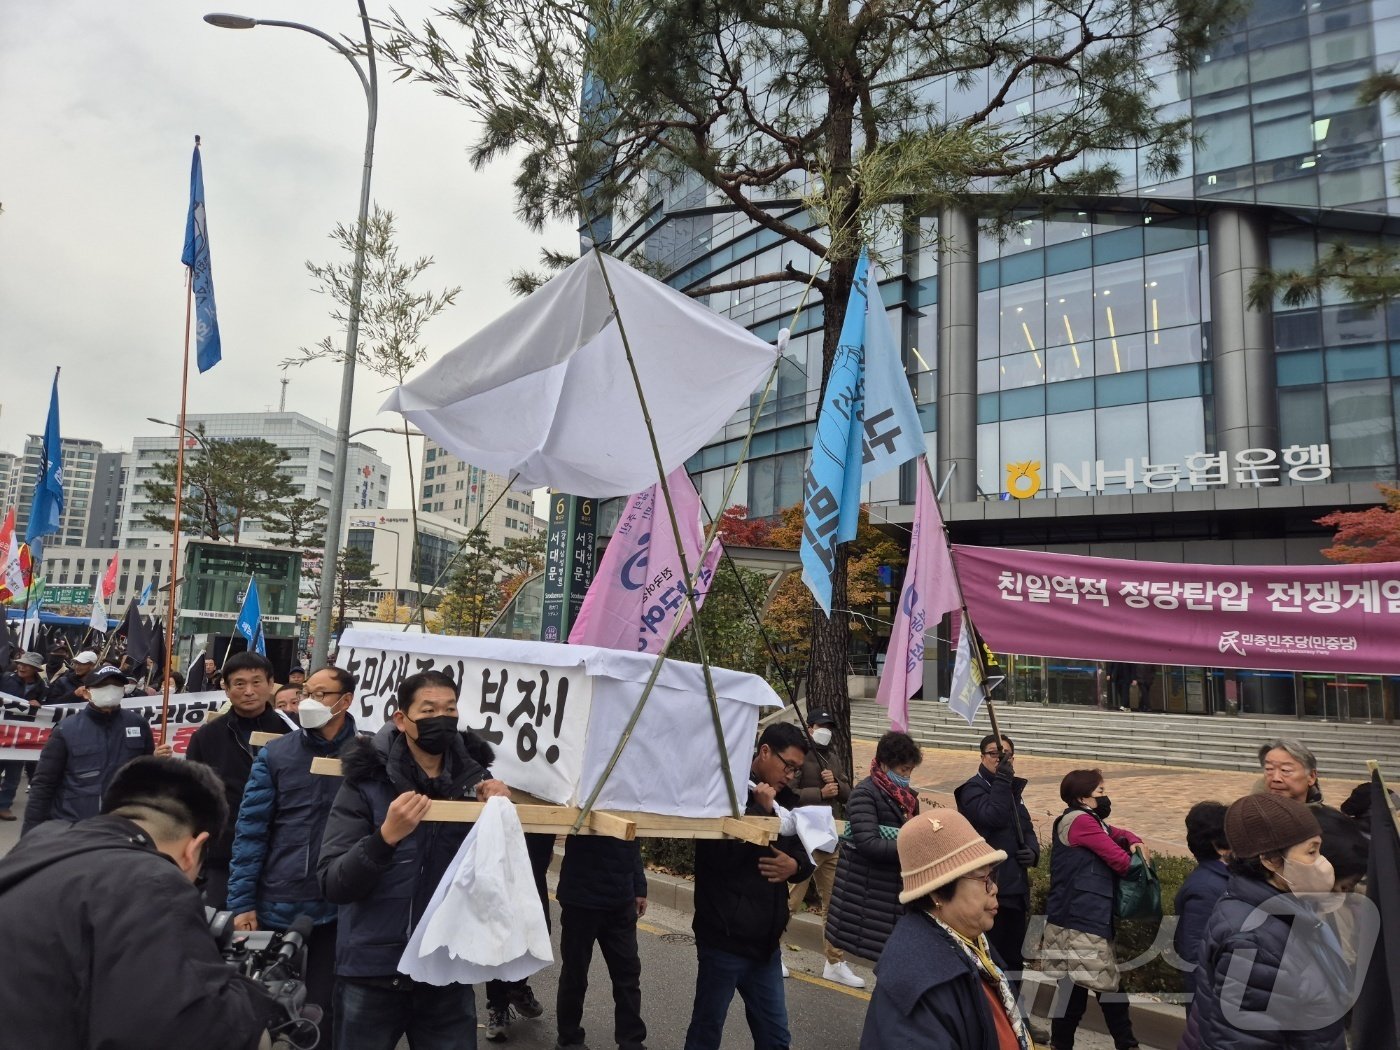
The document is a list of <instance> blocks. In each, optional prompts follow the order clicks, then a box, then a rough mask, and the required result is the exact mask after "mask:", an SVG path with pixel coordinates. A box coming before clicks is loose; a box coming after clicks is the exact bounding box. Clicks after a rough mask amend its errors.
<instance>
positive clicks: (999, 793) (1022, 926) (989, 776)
mask: <svg viewBox="0 0 1400 1050" xmlns="http://www.w3.org/2000/svg"><path fill="white" fill-rule="evenodd" d="M980 750H981V753H982V761H981V764H980V765H979V766H978V767H977V772H976V773H974V774H973V775H972V776H971V777H970V778H969V779H968V780H967V782H966V783H964V784H963V785H962V786H961V787H959V788H958V789H957V790H956V791H955V792H953V797H954V798H955V799H956V800H957V804H958V812H959V813H961V814H962V815H963V816H965V817H966V818H967V819H968V821H969V822H970V823H971V824H972V826H973V827H974V828H975V829H976V830H977V834H979V835H981V836H982V837H983V838H984V839H986V840H987V842H988V844H989V845H991V846H992V848H993V849H999V850H1002V851H1004V852H1005V853H1006V855H1007V857H1008V858H1009V859H1008V860H1006V861H1005V862H1003V863H1002V864H1001V865H999V866H998V867H997V870H996V879H997V890H998V895H997V900H998V904H999V907H998V911H997V917H996V922H995V923H994V924H993V926H992V928H991V929H990V930H988V931H987V940H988V941H990V942H991V944H992V946H993V947H994V948H996V950H997V953H998V954H999V955H1000V956H1001V958H1002V961H1003V962H1004V963H1006V970H1007V974H1008V976H1010V977H1011V979H1012V981H1013V986H1015V987H1017V991H1018V993H1019V978H1020V971H1021V970H1023V969H1024V968H1025V956H1024V954H1023V952H1022V944H1023V942H1024V941H1025V939H1026V921H1027V913H1028V912H1029V910H1030V903H1031V886H1030V880H1029V879H1028V878H1027V877H1026V869H1027V868H1033V867H1035V866H1036V864H1037V863H1038V862H1039V860H1040V842H1039V841H1038V840H1037V839H1036V837H1035V826H1034V825H1033V824H1032V823H1031V815H1030V813H1029V812H1027V810H1026V804H1025V802H1023V801H1022V799H1021V795H1022V793H1023V792H1024V791H1025V789H1026V780H1025V779H1024V778H1023V777H1018V776H1016V770H1015V761H1016V746H1015V745H1014V744H1013V743H1012V742H1011V738H1010V737H1008V736H1005V735H1003V736H1002V738H1001V749H1000V751H998V749H997V738H996V737H995V736H992V735H990V734H988V735H987V736H984V737H983V738H982V743H981V747H980ZM1018 821H1019V822H1020V825H1021V833H1020V835H1018V834H1017V832H1016V824H1017V822H1018Z"/></svg>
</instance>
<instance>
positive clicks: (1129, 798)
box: [854, 735, 1356, 857]
mask: <svg viewBox="0 0 1400 1050" xmlns="http://www.w3.org/2000/svg"><path fill="white" fill-rule="evenodd" d="M1013 739H1014V735H1013ZM923 752H924V761H923V765H921V766H919V768H918V769H917V770H915V772H914V787H915V788H917V789H918V791H919V794H920V795H921V796H922V797H923V798H925V799H931V800H932V801H934V802H937V803H938V804H939V805H941V806H954V805H955V803H954V800H953V791H954V789H955V788H957V787H958V785H960V784H962V783H963V782H964V781H965V780H967V778H968V777H970V776H972V774H973V773H974V772H975V771H976V769H977V755H976V754H975V753H973V752H971V751H947V750H943V749H940V748H929V747H926V748H924V749H923ZM874 755H875V741H873V740H860V739H858V740H856V741H854V762H855V770H856V779H857V780H863V779H864V778H865V777H866V776H867V775H868V772H869V769H870V760H871V759H872V758H873V757H874ZM1085 768H1096V769H1100V770H1102V771H1103V775H1104V781H1105V784H1106V786H1107V788H1108V794H1109V797H1110V798H1112V799H1113V814H1112V816H1111V817H1110V818H1109V820H1110V822H1111V823H1112V824H1114V825H1116V826H1117V827H1122V828H1127V829H1128V830H1130V831H1133V832H1136V833H1137V834H1138V835H1141V836H1142V838H1143V839H1144V840H1145V841H1146V842H1147V845H1148V847H1149V848H1150V849H1152V850H1153V851H1154V852H1159V853H1174V854H1178V855H1180V856H1183V857H1184V856H1189V855H1190V853H1189V851H1188V850H1187V849H1186V826H1185V823H1184V821H1185V818H1186V811H1187V810H1188V809H1190V808H1191V807H1192V805H1194V804H1195V803H1197V802H1199V801H1201V800H1202V799H1215V800H1217V801H1219V802H1224V803H1226V804H1227V805H1228V804H1229V803H1231V802H1233V801H1234V800H1235V799H1237V798H1239V797H1240V796H1242V795H1247V794H1249V792H1251V791H1252V790H1254V786H1255V784H1256V783H1257V782H1258V780H1259V774H1257V773H1231V772H1226V771H1224V770H1219V769H1192V768H1188V767H1183V766H1149V765H1143V764H1141V763H1137V762H1110V761H1105V760H1103V759H1100V758H1095V757H1093V756H1086V757H1085V758H1082V759H1075V758H1058V757H1056V758H1049V757H1045V758H1041V757H1037V756H1036V755H1034V754H1031V753H1029V752H1027V751H1024V750H1018V751H1017V754H1016V775H1017V776H1022V777H1025V778H1026V779H1027V780H1029V781H1030V783H1029V784H1028V785H1027V787H1026V793H1025V801H1026V807H1027V809H1029V811H1030V814H1031V819H1032V820H1033V821H1035V826H1036V833H1037V835H1039V837H1040V841H1041V842H1042V843H1044V842H1047V841H1049V834H1050V825H1051V824H1052V823H1053V821H1054V819H1055V818H1056V817H1058V816H1059V815H1060V814H1061V813H1062V812H1064V808H1065V807H1064V803H1063V802H1061V801H1060V780H1061V779H1062V778H1063V777H1064V775H1065V774H1066V773H1068V772H1069V771H1070V770H1071V769H1085ZM1321 786H1322V793H1323V798H1324V799H1326V800H1327V802H1328V803H1330V804H1331V805H1337V804H1338V803H1340V802H1341V801H1342V800H1343V799H1345V798H1346V797H1347V795H1349V794H1350V793H1351V789H1352V788H1353V787H1355V786H1356V785H1355V784H1353V783H1350V782H1348V781H1344V780H1335V779H1328V778H1325V777H1324V778H1323V779H1322V780H1321Z"/></svg>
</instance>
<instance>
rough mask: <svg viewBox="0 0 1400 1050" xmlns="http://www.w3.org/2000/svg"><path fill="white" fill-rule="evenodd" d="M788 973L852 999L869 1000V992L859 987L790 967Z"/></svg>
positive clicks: (800, 979)
mask: <svg viewBox="0 0 1400 1050" xmlns="http://www.w3.org/2000/svg"><path fill="white" fill-rule="evenodd" d="M788 974H789V976H791V977H793V978H795V979H797V980H799V981H806V982H807V983H808V984H815V985H816V986H817V987H818V988H829V989H831V990H832V991H833V992H841V993H842V994H844V995H849V996H851V997H852V998H854V999H864V1000H865V1001H866V1002H867V1003H868V1002H870V993H869V992H866V991H862V990H861V989H859V988H850V987H848V986H846V985H844V984H837V983H836V982H835V981H828V980H825V979H824V978H821V977H814V976H812V975H811V974H809V973H803V972H802V971H801V970H794V969H792V968H791V967H789V968H788Z"/></svg>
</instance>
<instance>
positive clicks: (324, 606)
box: [204, 0, 379, 666]
mask: <svg viewBox="0 0 1400 1050" xmlns="http://www.w3.org/2000/svg"><path fill="white" fill-rule="evenodd" d="M357 4H358V6H359V9H360V24H361V26H362V27H363V29H364V34H365V51H364V56H365V66H366V67H368V72H366V69H365V68H362V67H361V65H360V63H359V60H358V59H357V58H356V57H355V53H354V52H353V51H351V50H350V48H348V47H346V46H345V45H344V44H343V43H341V42H340V41H339V40H337V39H336V38H335V37H333V36H331V35H330V34H329V33H324V32H322V31H321V30H319V29H315V28H313V27H311V26H308V25H302V24H301V23H300V22H284V21H281V20H278V19H257V18H248V17H246V16H242V15H227V14H209V15H205V16H204V20H205V21H206V22H208V23H209V24H210V25H215V26H219V27H220V28H223V29H252V28H253V27H254V26H260V25H263V26H276V27H279V28H283V29H299V30H301V31H302V32H304V33H310V34H311V35H312V36H316V37H319V38H321V39H322V40H324V41H326V42H327V43H328V44H330V45H331V46H332V47H333V48H335V49H336V50H337V51H338V52H340V54H341V55H342V56H344V58H345V60H346V61H347V62H349V63H350V65H351V66H353V67H354V69H355V75H356V76H358V77H359V78H360V86H361V87H363V88H364V89H365V104H366V108H367V111H368V118H367V120H366V124H365V157H364V168H363V170H362V172H361V175H360V213H359V220H358V222H357V224H356V227H355V271H354V279H353V281H352V282H351V285H350V311H349V316H348V318H347V321H346V325H345V360H344V362H343V364H342V368H341V376H340V412H339V415H338V416H337V419H336V428H335V466H334V469H333V472H332V480H331V500H330V508H329V509H328V511H327V513H326V545H325V548H324V550H323V551H322V554H321V601H320V605H319V607H318V608H317V610H316V630H315V633H314V634H313V636H312V642H311V662H312V665H313V666H318V665H324V664H325V662H326V654H327V652H328V651H329V650H330V640H331V613H332V609H331V605H332V602H331V597H332V595H333V594H334V593H335V569H336V566H335V559H336V555H337V554H338V553H339V551H340V531H341V527H342V525H343V524H344V520H345V476H346V473H347V470H348V467H349V460H350V411H351V403H352V400H353V395H354V390H355V362H356V359H357V358H358V356H359V343H360V305H361V302H360V301H361V297H362V295H363V293H364V281H365V240H366V238H365V227H366V225H367V224H368V221H369V187H370V173H371V171H372V169H373V167H374V130H375V125H376V123H377V121H378V118H379V77H378V73H377V72H376V70H375V65H374V37H373V36H372V35H371V33H370V25H369V12H368V11H366V10H365V0H357Z"/></svg>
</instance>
